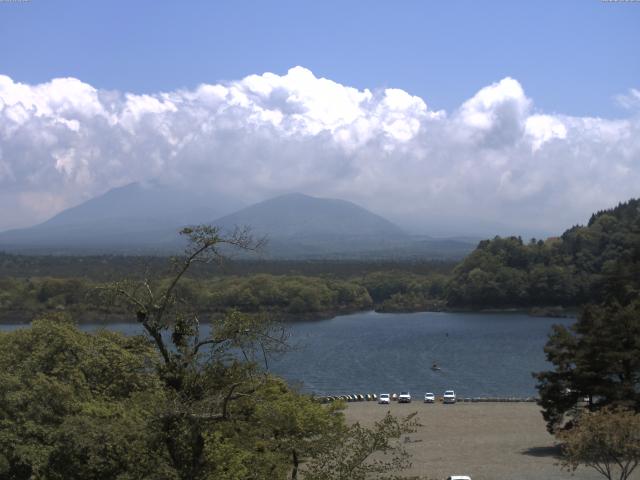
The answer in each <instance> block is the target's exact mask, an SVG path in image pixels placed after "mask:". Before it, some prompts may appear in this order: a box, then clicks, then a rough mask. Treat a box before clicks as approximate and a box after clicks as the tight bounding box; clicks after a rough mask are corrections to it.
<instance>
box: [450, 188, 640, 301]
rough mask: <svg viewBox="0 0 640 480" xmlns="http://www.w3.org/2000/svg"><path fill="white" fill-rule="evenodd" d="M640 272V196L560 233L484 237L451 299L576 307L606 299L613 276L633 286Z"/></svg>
mask: <svg viewBox="0 0 640 480" xmlns="http://www.w3.org/2000/svg"><path fill="white" fill-rule="evenodd" d="M639 275H640V200H630V201H628V202H626V203H621V204H619V205H618V206H617V207H615V208H613V209H610V210H604V211H600V212H597V213H595V214H593V215H592V216H591V219H590V220H589V223H588V224H587V225H586V226H575V227H573V228H570V229H569V230H567V231H566V232H564V233H563V234H562V236H561V237H559V238H549V239H547V240H545V241H542V240H535V239H532V240H531V241H529V242H528V243H525V242H524V241H523V240H522V239H521V238H519V237H510V238H500V237H496V238H494V239H493V240H485V241H482V242H480V244H479V245H478V247H477V248H476V250H475V251H474V252H472V253H471V254H470V255H469V256H468V257H467V258H465V259H464V260H463V261H462V262H461V263H460V264H459V265H458V266H457V267H456V268H455V269H454V272H453V276H452V278H451V280H450V281H449V282H448V284H447V288H446V300H447V304H448V305H449V306H450V307H471V308H486V307H532V306H549V305H562V306H577V305H582V304H585V303H589V302H600V301H602V299H603V298H604V295H605V294H606V290H607V288H609V287H607V285H612V282H611V281H610V279H616V282H615V285H616V286H615V287H613V288H622V289H625V288H630V289H632V290H634V289H635V287H633V285H634V284H636V285H637V284H638V276H639ZM634 291H635V290H634ZM635 292H636V294H637V291H635ZM629 294H630V295H631V294H633V291H630V292H629Z"/></svg>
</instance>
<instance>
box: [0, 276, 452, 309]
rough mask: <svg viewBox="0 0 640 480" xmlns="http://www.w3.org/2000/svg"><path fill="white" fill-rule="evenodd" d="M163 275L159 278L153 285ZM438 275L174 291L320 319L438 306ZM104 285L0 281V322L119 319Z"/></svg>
mask: <svg viewBox="0 0 640 480" xmlns="http://www.w3.org/2000/svg"><path fill="white" fill-rule="evenodd" d="M169 278H170V277H161V278H160V279H159V280H157V281H156V282H155V283H156V285H154V286H155V287H161V286H162V284H163V283H166V282H168V281H169ZM446 279H447V277H446V275H445V274H441V273H431V274H428V275H419V274H415V273H410V272H404V271H388V272H373V273H369V274H365V275H362V276H358V277H352V278H349V279H340V278H334V277H325V276H323V277H319V276H316V277H311V276H303V275H271V274H254V275H245V276H237V275H236V276H216V277H212V278H204V279H203V278H196V277H186V278H184V280H183V281H182V283H181V284H180V287H179V288H180V295H181V297H182V298H184V299H187V300H188V301H189V303H190V305H192V307H193V308H194V309H196V310H198V311H200V312H203V313H205V314H215V313H224V312H226V311H228V310H229V309H231V308H234V309H237V310H239V311H242V312H246V313H273V314H277V315H281V316H284V317H285V318H287V317H291V316H294V317H295V318H309V317H325V316H333V315H337V314H341V313H350V312H356V311H362V310H369V309H376V310H380V311H417V310H433V309H441V308H443V302H442V295H443V292H444V289H445V285H446ZM108 286H109V282H96V281H92V280H88V279H86V278H54V277H32V278H16V277H5V278H0V320H4V321H28V320H29V319H31V318H33V316H34V315H36V314H40V313H43V312H47V311H65V312H68V313H69V314H71V315H72V316H73V317H74V318H75V319H76V320H77V321H100V320H101V319H104V320H112V319H113V318H114V317H121V319H122V320H127V318H126V314H127V311H126V309H125V308H123V305H122V304H121V302H118V301H117V300H116V299H113V298H110V297H109V296H108V295H107V294H106V293H105V292H107V291H108Z"/></svg>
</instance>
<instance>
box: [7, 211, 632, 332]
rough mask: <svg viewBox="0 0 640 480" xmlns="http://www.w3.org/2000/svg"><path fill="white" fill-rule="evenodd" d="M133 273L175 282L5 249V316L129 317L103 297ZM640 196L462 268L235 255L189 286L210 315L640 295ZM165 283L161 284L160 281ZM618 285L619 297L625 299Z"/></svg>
mask: <svg viewBox="0 0 640 480" xmlns="http://www.w3.org/2000/svg"><path fill="white" fill-rule="evenodd" d="M133 272H136V273H138V274H140V275H142V274H146V275H147V276H149V277H152V278H160V279H162V278H165V279H166V278H169V277H170V276H171V272H170V271H168V270H167V259H166V258H162V257H126V256H95V257H65V256H40V257H29V256H20V255H8V254H1V253H0V320H5V321H6V320H7V319H8V318H13V319H16V315H21V316H23V317H24V319H25V320H26V319H28V318H32V316H33V314H34V313H40V312H43V311H50V310H65V311H68V312H70V313H71V314H72V315H73V316H74V317H75V318H77V319H83V318H85V319H95V318H96V316H101V315H102V316H104V315H122V314H123V311H122V309H121V308H120V306H119V305H118V304H117V302H115V303H114V302H105V301H104V298H103V297H102V296H101V294H100V292H101V290H103V287H104V286H105V285H107V284H108V283H109V282H110V281H114V280H117V279H121V278H123V277H131V276H132V273H133ZM639 272H640V200H630V201H628V202H626V203H622V204H620V205H618V206H617V207H615V208H613V209H610V210H604V211H600V212H597V213H595V214H594V215H592V217H591V219H590V220H589V223H588V224H587V225H586V226H575V227H573V228H570V229H569V230H567V231H566V232H565V233H564V234H563V235H562V236H561V237H556V238H549V239H546V240H544V241H543V240H535V239H532V240H530V241H528V242H525V241H523V240H522V238H520V237H508V238H500V237H496V238H494V239H493V240H484V241H482V242H480V243H479V245H478V247H477V248H476V250H474V251H473V252H472V253H471V254H470V255H469V256H468V257H466V258H465V259H464V260H463V261H462V262H460V263H459V264H458V265H457V266H456V265H454V264H453V263H449V262H439V261H415V262H409V261H402V262H400V261H398V262H395V261H387V260H385V261H377V262H376V261H315V260H314V261H282V260H281V261H272V260H261V259H258V260H237V261H233V262H226V263H224V264H222V265H221V266H218V267H216V268H212V266H211V265H195V266H194V268H193V269H192V270H190V271H189V275H188V278H185V282H183V284H181V288H182V289H183V290H184V292H183V293H184V295H185V296H186V297H188V298H189V299H190V301H191V302H192V303H193V305H194V306H195V307H197V308H198V309H199V310H200V311H204V312H207V313H216V312H224V311H226V310H227V309H229V308H231V307H235V308H239V309H240V310H241V311H244V312H272V313H277V314H286V315H289V314H290V315H295V316H296V317H298V318H300V317H302V318H305V317H308V316H316V317H319V316H330V315H334V314H339V313H347V312H354V311H358V310H366V309H371V308H373V309H375V310H378V311H394V312H402V311H421V310H443V309H459V308H465V309H466V308H470V309H482V308H508V307H516V308H536V307H551V306H553V307H556V306H561V307H575V306H579V305H583V304H586V303H592V302H600V301H601V300H602V299H603V298H604V296H605V295H607V293H608V291H609V290H611V289H615V290H618V291H619V292H626V295H628V296H633V295H637V294H638V288H637V285H640V273H639ZM160 281H162V280H160ZM619 292H616V295H618V293H619Z"/></svg>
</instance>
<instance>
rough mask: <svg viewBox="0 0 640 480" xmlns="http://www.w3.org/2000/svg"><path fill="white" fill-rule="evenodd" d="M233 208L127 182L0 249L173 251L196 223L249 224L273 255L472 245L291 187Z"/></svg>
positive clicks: (440, 252) (455, 254) (386, 252)
mask: <svg viewBox="0 0 640 480" xmlns="http://www.w3.org/2000/svg"><path fill="white" fill-rule="evenodd" d="M238 207H240V205H238V204H237V203H234V202H232V201H230V200H228V199H226V198H224V197H222V196H220V195H214V194H208V195H204V194H197V193H194V192H190V191H188V190H184V189H182V190H181V189H176V188H171V187H166V186H162V185H156V184H151V185H142V184H139V183H132V184H129V185H126V186H124V187H120V188H114V189H112V190H109V191H108V192H107V193H105V194H104V195H101V196H99V197H96V198H93V199H91V200H88V201H86V202H84V203H82V204H80V205H78V206H76V207H72V208H69V209H67V210H64V211H63V212H60V213H59V214H58V215H56V216H54V217H53V218H51V219H49V220H47V221H45V222H43V223H41V224H39V225H36V226H33V227H30V228H24V229H20V230H10V231H7V232H2V233H0V250H5V251H9V252H20V253H46V254H51V253H54V254H55V253H60V254H92V253H125V254H154V253H155V254H174V253H176V252H178V251H180V250H181V249H182V247H183V246H184V243H183V240H182V239H180V238H179V237H178V235H177V232H178V231H179V229H180V228H181V227H183V226H185V225H194V224H202V223H208V224H213V225H218V226H220V227H222V228H223V230H227V231H229V230H232V229H233V228H235V227H236V226H239V227H244V226H249V227H250V228H251V230H252V232H253V233H254V234H255V235H256V236H266V237H268V244H267V247H266V249H265V251H264V252H263V255H264V256H266V257H271V258H289V259H302V258H315V259H319V258H334V259H339V258H350V259H353V258H363V259H371V258H408V257H421V258H425V257H426V258H461V257H463V256H464V255H465V254H466V253H468V252H470V251H471V250H472V249H473V247H474V245H473V244H472V243H469V242H465V241H459V240H453V239H433V238H430V237H428V236H424V235H423V236H415V235H409V234H407V233H406V232H404V231H403V230H402V229H401V228H400V227H398V226H397V225H395V224H394V223H392V222H390V221H388V220H386V219H385V218H383V217H381V216H379V215H376V214H375V213H372V212H370V211H368V210H366V209H364V208H362V207H360V206H358V205H356V204H354V203H351V202H348V201H345V200H337V199H328V198H316V197H311V196H308V195H302V194H299V193H294V194H289V195H283V196H280V197H276V198H272V199H269V200H265V201H263V202H260V203H257V204H254V205H251V206H249V207H246V208H242V209H241V210H237V208H238ZM234 210H236V211H235V213H232V214H229V212H232V211H234ZM216 218H217V220H214V219H216Z"/></svg>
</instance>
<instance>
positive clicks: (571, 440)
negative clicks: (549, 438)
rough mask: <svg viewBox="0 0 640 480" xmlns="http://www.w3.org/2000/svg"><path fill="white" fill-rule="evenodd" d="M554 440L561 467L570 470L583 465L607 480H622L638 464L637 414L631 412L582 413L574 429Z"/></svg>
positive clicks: (639, 433) (639, 436) (639, 426)
mask: <svg viewBox="0 0 640 480" xmlns="http://www.w3.org/2000/svg"><path fill="white" fill-rule="evenodd" d="M558 437H559V438H560V440H562V442H563V445H562V453H563V459H562V465H563V466H564V467H565V468H567V469H569V470H571V471H575V470H576V468H577V467H578V466H579V465H585V466H587V467H590V468H593V469H595V470H596V471H598V472H599V473H601V474H602V475H603V476H604V477H606V478H607V479H609V480H613V479H614V478H618V479H619V480H626V479H628V478H630V477H631V474H632V473H633V471H634V470H635V468H636V467H637V466H638V464H639V463H640V415H639V414H637V413H635V412H632V411H628V410H620V409H610V408H604V409H602V410H600V411H597V412H593V413H591V412H584V413H583V414H581V415H580V417H579V418H578V420H577V422H576V425H575V426H574V428H572V429H571V430H567V431H563V432H561V433H560V434H559V435H558ZM616 474H617V475H616Z"/></svg>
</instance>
